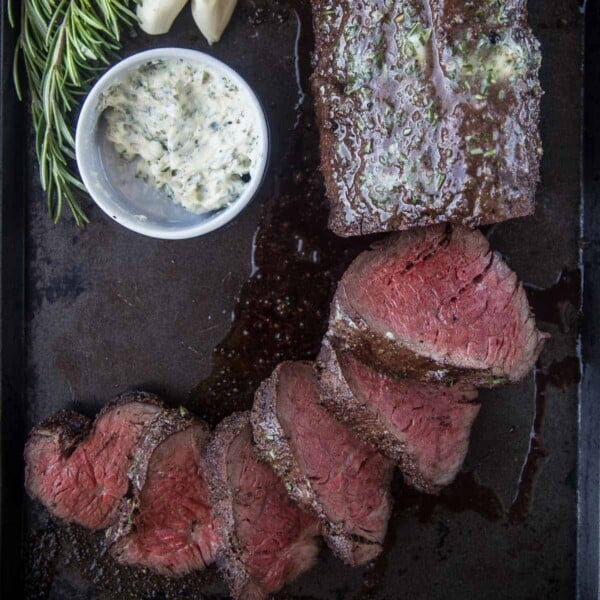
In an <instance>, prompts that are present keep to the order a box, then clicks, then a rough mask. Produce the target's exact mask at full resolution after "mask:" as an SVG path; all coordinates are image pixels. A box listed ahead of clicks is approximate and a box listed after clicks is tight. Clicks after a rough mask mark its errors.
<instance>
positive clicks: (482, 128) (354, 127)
mask: <svg viewBox="0 0 600 600" xmlns="http://www.w3.org/2000/svg"><path fill="white" fill-rule="evenodd" d="M313 5H314V7H315V24H316V36H317V66H316V70H315V74H314V76H313V85H314V91H315V95H316V97H317V116H318V120H319V124H320V126H321V132H322V150H323V152H322V154H323V164H322V167H323V171H324V174H325V179H326V183H327V190H328V195H329V197H330V199H331V200H332V209H333V210H332V217H331V226H332V228H333V229H334V231H336V233H339V234H341V235H354V234H361V233H371V232H375V231H386V230H392V229H406V228H408V227H411V226H416V225H427V224H431V223H435V222H440V221H446V220H449V221H453V222H461V223H465V224H469V225H473V226H474V225H479V224H483V223H492V222H496V221H502V220H505V219H507V218H511V217H515V216H522V215H525V214H529V213H531V212H532V211H533V196H534V192H535V185H536V183H537V179H538V170H539V158H540V155H541V143H540V139H539V133H538V131H537V123H538V116H539V99H540V96H541V89H540V86H539V82H538V79H537V72H538V69H539V66H540V52H539V44H538V42H537V40H536V39H535V38H534V37H533V35H532V34H531V32H530V30H529V28H528V27H527V23H526V11H525V10H524V9H523V2H522V1H520V0H478V1H477V2H475V1H472V2H470V1H467V0H369V1H363V2H352V3H351V2H349V1H348V0H346V1H342V2H335V3H334V2H332V1H330V0H325V1H319V0H313Z"/></svg>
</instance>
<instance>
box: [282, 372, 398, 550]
mask: <svg viewBox="0 0 600 600" xmlns="http://www.w3.org/2000/svg"><path fill="white" fill-rule="evenodd" d="M277 417H278V419H279V422H280V423H281V425H282V427H283V429H284V431H285V433H286V434H287V435H288V436H289V439H290V442H291V447H292V451H293V452H294V454H295V456H296V460H297V461H298V463H299V465H300V469H301V471H302V473H303V474H304V475H305V476H306V477H307V478H308V479H309V481H310V482H311V485H312V487H313V489H314V491H315V493H316V495H317V496H318V498H319V500H320V502H321V504H322V505H323V507H324V509H325V511H326V513H327V517H328V520H329V521H331V522H333V523H340V524H343V525H344V529H345V530H346V531H347V532H348V533H351V534H355V535H360V536H362V537H364V538H366V539H368V540H370V541H373V542H377V543H381V542H382V541H383V539H384V537H385V533H386V530H387V523H388V519H389V516H390V509H391V507H390V499H389V484H390V478H391V475H390V473H391V469H392V466H391V463H390V461H389V460H388V459H386V458H384V457H383V456H382V455H381V454H379V453H378V452H377V451H375V450H373V449H372V448H371V447H370V446H367V445H365V444H364V443H362V442H361V441H360V440H359V439H358V438H357V437H356V435H355V434H354V433H353V432H352V431H350V429H348V428H347V427H346V426H344V425H342V424H341V423H339V422H338V421H337V420H336V419H335V418H334V417H333V416H332V415H331V414H330V413H329V412H328V411H327V410H326V409H324V408H323V407H322V406H321V405H320V404H319V398H318V392H317V382H316V378H315V375H314V373H313V370H312V368H311V367H310V366H309V365H306V364H303V363H285V364H283V365H282V367H281V371H280V380H279V388H278V399H277Z"/></svg>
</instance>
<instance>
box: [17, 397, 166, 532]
mask: <svg viewBox="0 0 600 600" xmlns="http://www.w3.org/2000/svg"><path fill="white" fill-rule="evenodd" d="M161 410H162V409H161V402H160V401H159V400H158V398H157V397H156V396H153V395H151V394H145V393H141V392H135V393H129V394H124V395H122V396H120V397H119V398H118V399H116V400H115V401H113V402H111V403H110V404H108V405H107V406H106V407H105V408H104V409H103V410H102V411H101V412H100V413H99V414H98V416H97V417H96V420H95V421H94V423H93V425H92V424H91V423H90V421H89V420H88V419H87V418H86V417H83V416H81V415H78V414H76V413H73V412H71V411H63V412H60V413H58V414H56V415H54V416H53V417H50V418H49V419H48V420H47V421H46V422H45V423H43V424H42V425H40V426H39V427H36V428H35V429H33V431H32V432H31V434H30V435H29V439H28V441H27V444H26V446H25V487H26V489H27V492H28V493H29V495H30V496H31V497H32V498H35V499H37V500H39V501H40V502H41V503H42V504H44V506H46V508H47V509H48V510H49V511H50V512H51V513H52V514H53V515H54V516H56V517H59V518H61V519H64V520H65V521H69V522H72V523H78V524H79V525H83V526H84V527H87V528H89V529H92V530H98V529H104V528H106V527H109V526H110V525H111V524H112V523H113V522H114V521H115V519H116V517H117V511H118V508H119V504H120V502H121V499H122V498H123V496H124V495H125V493H126V492H127V488H128V485H129V480H128V478H127V471H128V469H129V465H130V463H131V452H132V450H133V448H134V447H135V445H136V443H137V442H138V439H139V437H140V435H141V434H142V432H143V430H144V428H145V427H147V426H148V425H149V424H150V423H151V422H152V421H153V420H154V419H155V418H156V417H157V416H158V415H159V414H160V412H161Z"/></svg>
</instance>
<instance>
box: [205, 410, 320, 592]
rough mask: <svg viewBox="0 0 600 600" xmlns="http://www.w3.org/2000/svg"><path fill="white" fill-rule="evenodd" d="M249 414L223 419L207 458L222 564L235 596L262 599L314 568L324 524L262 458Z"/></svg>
mask: <svg viewBox="0 0 600 600" xmlns="http://www.w3.org/2000/svg"><path fill="white" fill-rule="evenodd" d="M249 417H250V415H249V413H235V414H233V415H231V416H230V417H228V418H226V419H225V420H224V421H223V422H222V423H220V425H219V426H218V427H217V429H216V431H215V433H214V436H213V439H212V440H211V442H210V443H209V445H208V447H207V449H206V453H205V457H206V464H207V469H208V473H209V485H210V487H211V499H212V503H213V507H214V511H215V514H216V515H217V517H218V519H219V522H220V527H221V532H222V538H223V542H224V543H223V545H222V546H221V548H220V550H219V552H218V553H217V564H218V566H219V568H220V570H221V572H222V573H223V574H224V576H225V578H226V579H227V581H228V583H229V586H230V589H231V595H232V596H233V597H234V598H236V599H242V600H260V599H263V598H267V597H269V595H270V594H272V593H275V592H277V591H278V590H280V589H281V588H282V587H283V586H284V585H285V584H287V583H289V582H291V581H292V580H293V579H295V578H296V577H297V576H299V575H300V574H301V573H304V572H305V571H307V570H308V569H310V568H311V567H312V566H313V564H314V562H315V560H316V557H317V554H318V549H319V544H318V534H319V529H320V526H319V521H318V519H316V518H315V517H314V516H313V515H311V514H310V513H308V512H305V511H304V510H302V509H301V508H300V507H298V505H297V504H296V503H295V502H294V501H293V500H292V499H291V498H290V497H289V495H288V493H287V491H286V489H285V486H284V484H283V482H282V481H281V480H280V479H279V478H278V477H277V475H276V474H275V472H274V471H273V470H272V469H271V467H270V466H269V465H268V464H266V463H264V462H262V461H260V460H259V457H258V455H257V453H256V450H255V449H254V446H253V443H252V428H251V426H250V418H249Z"/></svg>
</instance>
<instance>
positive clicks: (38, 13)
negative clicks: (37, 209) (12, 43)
mask: <svg viewBox="0 0 600 600" xmlns="http://www.w3.org/2000/svg"><path fill="white" fill-rule="evenodd" d="M128 4H129V0H22V2H21V31H20V35H19V38H18V41H17V48H16V50H15V59H14V69H13V75H14V80H15V87H16V90H17V94H18V96H19V98H20V99H22V98H23V86H22V82H21V80H20V77H19V71H20V65H21V63H22V64H23V66H24V69H25V74H26V79H27V84H28V86H29V90H30V93H31V112H32V118H33V126H34V130H35V150H36V154H37V159H38V163H39V167H40V179H41V183H42V188H43V189H44V191H45V192H46V195H47V198H48V212H49V214H50V217H51V218H52V220H53V221H54V222H55V223H56V222H58V220H59V219H60V216H61V213H62V209H63V205H64V204H65V203H66V204H67V205H68V206H69V208H70V209H71V212H72V213H73V216H74V218H75V222H76V223H77V225H80V226H81V225H84V224H85V223H87V222H89V221H88V218H87V216H86V214H85V212H84V211H83V209H82V208H81V206H80V205H79V203H78V201H77V195H78V192H80V191H85V188H84V186H83V184H82V183H81V180H80V179H79V175H78V173H77V170H76V167H75V164H74V158H75V139H74V135H73V131H74V121H75V113H76V109H77V108H78V106H79V103H80V100H81V98H82V96H84V95H85V93H86V92H87V91H88V90H89V88H90V87H91V85H92V83H93V82H94V81H95V79H96V78H97V76H98V75H99V73H101V72H102V71H103V70H104V68H105V67H106V66H107V65H109V64H110V62H111V59H114V58H115V56H116V52H117V51H118V50H119V49H120V47H121V45H120V34H121V31H122V30H123V29H124V28H125V27H129V26H131V25H132V24H133V23H134V22H135V21H136V16H135V14H134V13H133V12H132V11H131V10H130V9H129V8H128ZM8 17H9V20H10V23H11V25H12V26H13V27H14V26H15V13H14V7H13V0H8Z"/></svg>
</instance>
